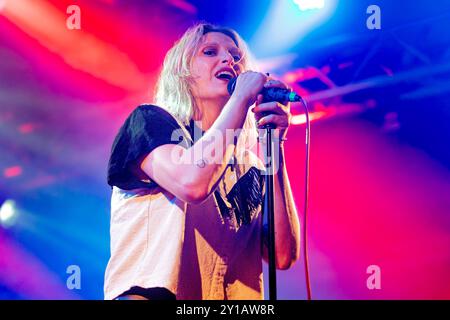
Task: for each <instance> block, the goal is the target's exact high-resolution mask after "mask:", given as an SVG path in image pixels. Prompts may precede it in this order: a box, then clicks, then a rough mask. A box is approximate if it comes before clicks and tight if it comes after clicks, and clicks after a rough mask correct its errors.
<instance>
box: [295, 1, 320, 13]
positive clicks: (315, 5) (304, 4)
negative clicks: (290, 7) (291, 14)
mask: <svg viewBox="0 0 450 320" xmlns="http://www.w3.org/2000/svg"><path fill="white" fill-rule="evenodd" d="M294 3H295V4H296V5H297V6H298V7H299V9H300V10H302V11H307V10H314V9H322V8H323V7H324V6H325V0H294Z"/></svg>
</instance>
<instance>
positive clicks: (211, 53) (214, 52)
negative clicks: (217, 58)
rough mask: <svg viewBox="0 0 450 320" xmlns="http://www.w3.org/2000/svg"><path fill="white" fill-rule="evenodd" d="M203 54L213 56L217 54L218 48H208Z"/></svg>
mask: <svg viewBox="0 0 450 320" xmlns="http://www.w3.org/2000/svg"><path fill="white" fill-rule="evenodd" d="M203 54H205V55H207V56H213V55H215V54H216V50H213V49H206V50H204V51H203Z"/></svg>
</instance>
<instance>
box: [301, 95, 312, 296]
mask: <svg viewBox="0 0 450 320" xmlns="http://www.w3.org/2000/svg"><path fill="white" fill-rule="evenodd" d="M300 101H301V104H302V105H303V108H304V109H305V117H306V122H305V125H306V132H305V144H306V150H305V185H304V188H305V195H304V207H303V223H302V229H303V230H302V235H303V241H302V245H301V247H302V250H301V251H303V255H304V260H303V261H304V268H305V282H306V294H307V297H308V300H312V292H311V281H310V277H309V259H308V245H307V239H308V237H307V233H306V231H307V230H308V229H307V227H306V222H307V213H308V200H309V167H310V154H309V151H310V142H311V135H310V133H311V123H310V120H309V111H308V104H307V103H306V101H305V99H303V97H300Z"/></svg>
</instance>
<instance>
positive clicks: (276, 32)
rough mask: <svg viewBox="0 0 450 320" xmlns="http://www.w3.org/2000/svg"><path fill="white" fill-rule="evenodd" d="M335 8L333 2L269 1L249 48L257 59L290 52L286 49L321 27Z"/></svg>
mask: <svg viewBox="0 0 450 320" xmlns="http://www.w3.org/2000/svg"><path fill="white" fill-rule="evenodd" d="M336 7H337V0H327V1H326V3H325V0H320V1H319V0H316V1H313V0H304V1H300V0H296V1H273V2H271V4H270V7H269V8H268V9H267V14H266V17H265V18H264V21H263V22H262V23H261V25H260V26H259V27H258V29H257V31H256V32H255V34H254V35H253V37H252V38H251V39H250V41H249V43H250V47H251V48H252V51H253V52H254V54H255V55H256V56H257V57H261V58H262V57H263V58H268V57H274V56H277V55H281V54H287V53H291V52H290V51H289V50H290V49H291V48H292V47H294V46H295V45H298V43H299V42H300V41H301V40H302V39H303V38H304V37H305V36H306V35H307V34H308V33H309V32H311V31H313V30H317V29H318V28H319V27H320V26H321V25H322V24H324V23H325V22H326V21H327V20H328V19H329V18H330V17H331V16H332V14H333V13H334V12H335V10H336ZM319 9H320V10H319Z"/></svg>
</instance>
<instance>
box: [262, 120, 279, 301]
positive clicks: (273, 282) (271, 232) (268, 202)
mask: <svg viewBox="0 0 450 320" xmlns="http://www.w3.org/2000/svg"><path fill="white" fill-rule="evenodd" d="M264 128H265V129H266V148H265V149H266V150H265V152H266V153H265V155H266V176H265V185H266V193H265V195H264V203H265V206H264V212H263V217H264V216H266V217H267V226H268V237H267V239H268V248H267V249H268V259H269V300H272V301H273V300H277V273H276V264H275V253H276V252H275V215H274V199H275V198H274V182H273V175H274V164H275V163H276V162H274V159H273V154H274V152H273V151H274V150H273V144H272V129H273V128H274V126H273V125H272V124H267V125H266V126H264Z"/></svg>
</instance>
